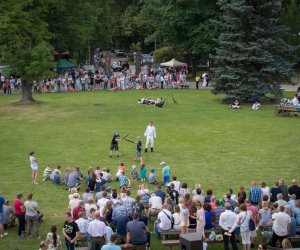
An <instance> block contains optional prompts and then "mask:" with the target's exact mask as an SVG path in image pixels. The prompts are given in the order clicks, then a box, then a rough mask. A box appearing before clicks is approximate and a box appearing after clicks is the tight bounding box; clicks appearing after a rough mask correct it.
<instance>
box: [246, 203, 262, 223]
mask: <svg viewBox="0 0 300 250" xmlns="http://www.w3.org/2000/svg"><path fill="white" fill-rule="evenodd" d="M247 210H249V211H251V213H252V220H254V222H255V223H256V222H257V216H258V212H259V211H258V208H257V207H255V206H253V205H247Z"/></svg>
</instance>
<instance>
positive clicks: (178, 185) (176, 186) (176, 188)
mask: <svg viewBox="0 0 300 250" xmlns="http://www.w3.org/2000/svg"><path fill="white" fill-rule="evenodd" d="M171 183H173V184H174V189H175V190H176V191H178V192H179V189H180V181H172V182H171Z"/></svg>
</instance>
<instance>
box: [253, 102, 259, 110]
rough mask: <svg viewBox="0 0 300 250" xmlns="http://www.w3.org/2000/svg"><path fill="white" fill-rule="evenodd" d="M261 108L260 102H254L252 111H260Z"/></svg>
mask: <svg viewBox="0 0 300 250" xmlns="http://www.w3.org/2000/svg"><path fill="white" fill-rule="evenodd" d="M259 108H260V103H259V102H258V101H254V103H253V105H252V109H253V110H259Z"/></svg>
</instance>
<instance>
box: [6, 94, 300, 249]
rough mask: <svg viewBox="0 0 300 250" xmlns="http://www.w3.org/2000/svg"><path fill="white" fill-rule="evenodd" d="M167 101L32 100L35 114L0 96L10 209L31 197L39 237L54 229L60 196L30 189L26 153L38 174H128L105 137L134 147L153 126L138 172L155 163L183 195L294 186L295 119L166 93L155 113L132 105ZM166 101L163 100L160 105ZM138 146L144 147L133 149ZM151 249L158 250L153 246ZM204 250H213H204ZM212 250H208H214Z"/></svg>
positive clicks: (104, 97)
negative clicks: (195, 189) (18, 197)
mask: <svg viewBox="0 0 300 250" xmlns="http://www.w3.org/2000/svg"><path fill="white" fill-rule="evenodd" d="M167 93H169V92H167V91H160V90H158V91H127V92H126V93H124V92H93V93H69V94H65V93H63V94H49V95H38V96H35V97H36V99H38V100H40V101H41V102H42V104H41V105H29V106H25V107H22V106H18V105H12V103H13V102H14V101H16V100H18V98H19V97H18V96H3V95H1V96H0V116H1V120H0V126H1V133H0V140H1V144H0V152H1V165H0V173H1V175H0V189H2V191H3V194H4V196H5V197H6V198H8V199H9V200H11V201H13V199H14V195H15V194H16V193H17V192H19V191H22V192H24V193H25V194H27V193H28V192H33V193H34V198H35V199H36V200H37V201H38V202H39V205H40V208H41V210H42V211H43V212H44V213H45V217H46V221H45V223H43V224H42V225H41V232H42V235H43V237H45V235H46V233H47V232H48V229H49V228H50V225H51V224H53V223H55V224H57V225H59V226H60V225H61V224H62V223H63V213H64V211H65V210H66V207H67V193H66V191H64V190H63V189H62V188H61V187H57V186H54V185H52V184H51V183H41V181H40V183H41V185H39V186H33V185H32V184H31V176H30V167H29V163H28V153H29V152H30V151H31V150H34V151H35V152H36V156H37V159H38V160H39V167H40V173H42V170H43V168H44V166H45V165H46V164H47V163H50V164H52V166H55V165H57V164H61V165H62V167H63V169H65V168H66V167H74V166H77V165H79V166H80V167H81V168H82V169H83V170H84V172H85V170H86V169H87V167H88V166H93V167H95V166H98V165H99V166H100V167H109V168H110V169H111V170H112V173H114V172H115V169H116V168H117V166H118V164H119V163H120V162H121V161H122V162H124V163H125V165H126V166H127V168H129V167H130V165H131V164H132V158H133V156H134V153H135V147H134V145H133V144H131V143H125V142H121V143H120V148H121V150H120V152H121V154H122V156H121V157H120V159H115V158H113V159H109V158H108V147H109V144H110V140H111V138H112V134H113V131H114V130H115V129H117V130H118V131H119V132H120V133H121V136H122V135H125V134H129V135H130V136H129V137H128V138H130V139H132V140H134V139H135V137H136V136H137V135H141V136H142V135H143V132H144V129H145V127H146V124H147V123H148V121H150V120H152V121H154V123H155V125H156V129H157V135H158V138H157V139H156V141H155V142H156V147H155V153H153V154H151V153H148V154H144V155H143V157H144V161H145V162H146V166H147V169H148V170H149V169H150V168H151V167H154V168H156V169H157V173H158V175H159V176H160V172H161V168H160V166H159V162H160V161H162V160H165V161H166V162H167V163H169V164H170V166H171V168H172V173H173V174H176V175H177V176H178V177H179V180H180V181H181V182H188V183H189V184H190V186H193V185H194V184H195V183H198V182H200V183H201V184H202V186H203V187H204V189H207V188H210V187H212V188H213V190H214V192H215V193H216V194H217V195H218V196H221V195H223V194H224V193H225V192H226V190H227V188H229V187H232V188H233V190H234V191H235V192H237V190H238V187H239V186H240V185H245V186H246V187H248V186H249V184H250V182H251V181H252V180H257V181H260V180H262V179H264V180H266V181H267V183H268V184H269V185H270V186H271V185H272V184H271V183H272V182H273V181H274V180H275V179H278V178H279V177H280V178H284V179H286V180H287V182H289V181H290V179H291V178H293V177H295V176H299V174H300V170H299V166H298V165H299V164H297V163H298V162H299V156H298V155H299V154H298V153H299V150H298V148H297V145H296V144H297V142H298V141H299V139H300V138H299V137H300V133H299V128H300V126H299V119H298V118H280V117H276V116H275V115H274V107H273V106H272V105H264V106H263V107H262V109H261V110H259V111H252V110H251V109H250V107H249V106H245V107H242V109H241V110H231V109H229V108H228V107H227V106H225V105H222V104H220V103H219V99H218V98H219V97H216V96H213V95H211V94H210V93H209V91H208V90H201V91H196V90H187V91H180V90H179V91H173V94H174V97H175V98H176V100H177V101H178V103H179V104H178V105H176V104H173V103H172V102H169V104H168V105H167V106H166V107H165V108H163V109H159V108H155V107H152V106H145V105H137V104H136V101H137V99H138V98H140V97H148V96H152V97H160V96H162V97H165V96H166V94H167ZM170 100H171V99H170V98H169V101H170ZM143 143H145V141H143ZM37 245H38V242H37V241H36V240H30V241H26V240H24V241H17V240H16V231H15V230H10V231H9V237H8V238H6V239H0V249H4V248H3V246H5V249H15V248H19V249H22V250H23V249H37ZM153 249H162V246H161V245H160V243H157V242H156V243H155V244H154V248H153ZM212 249H214V248H212ZM215 249H217V248H215Z"/></svg>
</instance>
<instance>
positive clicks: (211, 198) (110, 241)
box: [0, 162, 300, 250]
mask: <svg viewBox="0 0 300 250" xmlns="http://www.w3.org/2000/svg"><path fill="white" fill-rule="evenodd" d="M161 166H162V182H161V183H160V182H158V181H157V179H161V178H157V177H156V175H155V170H154V169H151V170H150V173H149V175H147V169H146V167H145V164H142V165H141V166H140V169H139V171H138V170H137V168H136V167H135V166H134V167H132V168H131V170H130V171H129V170H128V171H127V170H126V167H125V165H124V164H121V165H120V166H119V168H118V171H117V173H116V175H115V176H114V177H115V178H114V177H112V176H111V174H110V171H109V170H107V169H100V168H99V167H97V168H96V169H92V168H89V169H88V174H87V176H86V177H85V178H84V177H83V174H82V172H81V171H80V169H79V168H77V169H74V170H68V171H66V173H65V176H64V178H62V177H61V176H60V178H57V177H51V175H50V176H49V179H51V180H52V181H53V182H54V183H62V182H61V180H64V181H63V182H65V184H66V185H67V187H68V189H69V192H70V194H69V195H68V197H67V199H68V202H69V206H68V209H69V211H68V212H67V213H66V214H65V223H64V226H63V230H62V233H63V236H64V238H65V245H66V246H67V249H68V250H69V249H74V247H75V243H76V242H78V241H85V242H88V245H89V247H90V249H92V250H94V249H103V250H110V249H121V248H120V247H119V246H117V245H115V244H116V243H121V244H124V245H123V246H122V247H126V246H127V245H129V244H134V245H141V244H142V245H147V246H148V248H150V231H149V229H148V225H149V223H150V217H155V218H156V220H155V221H154V230H153V234H155V235H156V237H157V238H160V235H161V234H162V233H166V232H168V231H170V230H173V231H174V230H175V231H178V234H186V233H189V232H190V231H196V232H197V233H199V235H200V236H201V237H202V238H203V239H204V240H205V241H207V240H208V239H207V238H209V240H215V239H216V236H214V235H210V236H209V237H208V236H207V231H208V230H209V232H211V231H212V230H213V231H215V232H220V234H221V235H219V237H217V238H218V239H219V240H221V241H222V240H223V244H224V249H227V247H228V244H229V242H231V244H232V247H233V249H237V241H239V240H240V238H241V241H242V245H243V249H245V250H248V249H250V247H251V246H252V247H253V246H254V244H256V236H257V229H258V230H260V232H262V235H263V238H262V239H263V240H265V241H266V242H269V243H270V245H271V246H276V244H277V243H278V241H279V242H280V243H279V244H280V245H281V244H284V245H285V244H288V243H289V241H288V239H287V238H288V237H292V236H294V235H296V233H297V232H296V230H297V226H299V225H300V186H298V184H297V181H296V179H293V180H292V183H291V186H290V187H287V186H286V185H285V183H284V181H283V180H278V181H275V182H274V186H273V187H271V188H270V187H268V186H267V185H266V183H265V182H261V183H260V185H257V184H256V182H254V181H253V182H252V183H251V187H250V188H249V189H248V191H245V188H244V187H243V186H241V187H240V190H239V191H238V192H237V193H235V192H233V190H232V189H231V188H229V189H228V190H227V191H226V194H225V195H224V196H223V197H216V195H215V194H214V192H213V190H212V189H211V188H209V189H207V190H204V189H203V187H202V186H201V185H200V184H199V183H197V184H196V185H195V188H194V189H193V190H191V189H190V187H189V184H188V183H181V182H180V180H178V178H177V177H176V176H173V177H172V178H171V175H170V172H171V168H170V166H168V165H167V164H166V162H161ZM49 168H50V167H49ZM57 169H58V170H60V168H57ZM53 172H55V174H53V176H55V175H57V174H58V173H59V172H58V171H55V170H54V171H52V172H51V174H52V173H53ZM127 173H128V175H127ZM59 175H61V173H59ZM73 175H74V176H75V177H74V178H73ZM70 177H71V179H72V180H70V179H69V178H70ZM45 178H46V177H45ZM55 180H56V181H55ZM58 180H60V182H58ZM83 180H85V181H86V186H87V187H86V188H85V190H84V192H83V193H82V194H79V192H78V188H79V187H80V184H79V183H80V181H81V182H84V181H83ZM113 181H117V182H118V186H119V187H118V188H116V187H115V185H114V182H113ZM138 181H141V183H140V185H139V186H138V190H136V191H135V190H133V189H132V186H131V184H133V183H134V182H138ZM147 182H149V183H147ZM78 184H79V185H78ZM153 184H154V185H155V186H153ZM133 186H136V185H133ZM149 187H151V188H149ZM0 196H1V194H0ZM22 197H23V195H22V194H18V196H17V199H16V200H15V201H14V211H15V214H16V216H17V219H18V221H19V228H18V236H19V237H20V238H21V237H23V232H24V231H25V221H26V222H27V235H26V236H27V237H28V238H31V230H32V226H33V227H34V231H35V233H36V237H37V238H38V239H40V234H39V230H38V218H39V217H38V216H39V215H38V214H39V212H38V204H37V202H36V201H33V199H32V194H29V195H28V199H27V201H26V202H25V203H23V201H22ZM251 220H252V221H253V222H254V224H255V228H254V229H251V230H250V228H249V224H250V221H251ZM151 228H152V225H151ZM0 229H1V228H0ZM56 231H57V228H56V226H55V225H53V226H52V227H51V228H50V232H49V233H48V234H47V237H46V241H45V242H42V243H41V249H61V246H62V243H61V238H60V237H59V235H58V234H57V232H56ZM1 233H2V234H4V231H3V230H2V231H1ZM286 242H288V243H286ZM207 244H208V247H209V241H207ZM112 245H113V246H114V248H112V247H111V246H112ZM264 246H265V245H264V244H263V243H261V244H260V247H261V249H263V247H264ZM109 247H111V248H109ZM205 247H206V246H205Z"/></svg>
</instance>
